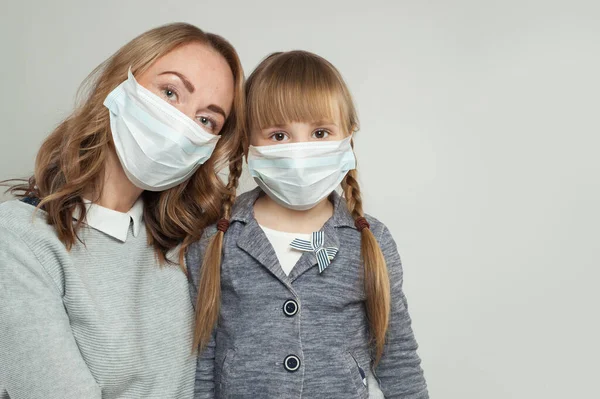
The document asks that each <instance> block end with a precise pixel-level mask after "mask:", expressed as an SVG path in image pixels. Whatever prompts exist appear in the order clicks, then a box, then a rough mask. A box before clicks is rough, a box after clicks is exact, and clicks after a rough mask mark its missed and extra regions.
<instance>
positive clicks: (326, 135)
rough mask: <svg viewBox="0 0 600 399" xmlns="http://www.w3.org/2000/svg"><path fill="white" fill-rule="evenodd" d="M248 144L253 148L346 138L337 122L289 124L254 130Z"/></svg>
mask: <svg viewBox="0 0 600 399" xmlns="http://www.w3.org/2000/svg"><path fill="white" fill-rule="evenodd" d="M250 136H251V137H250V142H251V144H252V145H253V146H255V147H260V146H264V145H274V144H289V143H304V142H309V141H339V140H342V139H344V138H345V137H347V134H346V133H345V132H344V131H343V129H342V128H341V126H340V122H339V120H335V121H333V120H324V121H318V122H291V123H286V124H283V125H279V126H270V127H267V128H265V129H254V130H253V131H252V133H251V135H250Z"/></svg>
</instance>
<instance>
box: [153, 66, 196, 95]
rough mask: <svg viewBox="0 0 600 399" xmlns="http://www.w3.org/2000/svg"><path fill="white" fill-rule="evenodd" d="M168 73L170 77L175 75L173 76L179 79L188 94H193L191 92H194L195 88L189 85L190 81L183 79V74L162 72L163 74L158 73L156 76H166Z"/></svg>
mask: <svg viewBox="0 0 600 399" xmlns="http://www.w3.org/2000/svg"><path fill="white" fill-rule="evenodd" d="M168 73H170V74H172V75H175V76H177V77H178V78H179V79H181V81H182V82H183V85H184V86H185V88H186V89H187V90H188V91H189V92H190V93H193V92H194V91H195V90H196V88H195V87H194V85H193V84H191V83H190V81H189V80H188V78H186V77H185V75H183V74H181V73H179V72H175V71H165V72H163V73H159V74H158V76H160V75H166V74H168Z"/></svg>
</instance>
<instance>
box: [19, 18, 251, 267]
mask: <svg viewBox="0 0 600 399" xmlns="http://www.w3.org/2000/svg"><path fill="white" fill-rule="evenodd" d="M189 43H202V44H204V45H206V46H208V47H210V48H212V49H213V50H214V51H216V52H218V53H219V54H220V55H221V56H222V57H223V58H224V59H225V60H226V61H227V63H228V64H229V67H230V68H231V71H232V73H233V79H234V91H235V92H234V100H233V107H232V111H231V114H230V115H229V117H228V118H227V121H226V123H225V125H224V126H223V129H222V130H221V136H222V137H221V139H220V140H219V142H218V145H217V147H216V149H215V151H214V153H213V155H212V157H211V158H210V159H209V160H208V161H207V162H206V163H205V164H204V165H202V166H201V167H200V168H199V169H198V170H197V171H196V172H195V173H194V174H193V175H192V176H191V177H190V179H188V180H187V181H185V182H183V183H181V184H179V185H178V186H175V187H173V188H171V189H168V190H166V191H162V192H150V191H145V192H144V193H143V194H142V197H143V198H144V219H145V224H146V228H147V230H148V233H149V234H148V235H149V243H150V244H151V245H152V246H153V247H154V249H155V251H156V253H157V255H158V258H159V259H160V261H161V262H163V263H164V262H166V261H167V257H166V255H167V252H168V251H170V250H171V249H173V248H176V247H177V246H178V245H180V244H181V250H180V252H179V257H180V261H182V260H183V255H184V253H185V250H186V248H187V247H188V245H189V244H191V243H192V242H194V241H196V240H198V239H199V237H200V234H201V232H202V230H203V229H204V228H205V227H206V226H207V225H209V224H212V223H214V222H215V221H216V220H217V219H218V218H219V216H220V215H221V213H222V207H221V205H222V202H223V199H224V198H230V189H231V186H232V184H231V182H230V184H228V185H227V187H226V186H225V185H224V184H223V182H222V181H221V180H220V178H219V177H218V175H217V170H218V169H219V168H220V167H221V166H222V165H224V164H225V163H227V162H229V159H230V158H231V155H232V154H239V153H240V150H239V149H240V148H242V147H241V146H242V145H243V142H244V141H245V139H246V136H245V135H244V133H243V129H241V127H242V126H243V125H244V123H245V117H244V113H245V102H244V73H243V70H242V66H241V63H240V60H239V57H238V55H237V53H236V51H235V49H234V48H233V46H232V45H231V44H230V43H229V42H227V41H226V40H225V39H224V38H222V37H221V36H218V35H215V34H212V33H205V32H203V31H202V30H200V29H199V28H197V27H195V26H193V25H189V24H185V23H174V24H169V25H164V26H161V27H158V28H155V29H152V30H150V31H148V32H145V33H143V34H141V35H139V36H138V37H136V38H135V39H133V40H132V41H130V42H129V43H127V44H126V45H124V46H123V47H122V48H121V49H120V50H118V51H117V52H116V53H115V54H113V55H112V56H111V57H110V58H109V59H107V60H106V61H105V62H103V63H102V64H101V65H99V66H98V67H97V68H96V69H95V70H94V71H93V72H92V73H91V74H90V75H89V76H88V77H87V79H86V80H85V81H84V83H83V84H82V86H81V87H80V90H79V93H78V97H79V98H80V100H79V101H78V104H79V105H78V106H77V107H76V109H75V110H74V111H73V113H72V114H71V115H70V116H68V117H67V118H66V119H65V120H64V121H63V122H62V123H60V124H59V125H58V127H57V128H56V129H55V130H54V131H53V132H52V134H51V135H50V136H49V137H48V138H47V139H46V140H45V141H44V143H43V144H42V147H41V148H40V150H39V152H38V155H37V158H36V163H35V172H34V175H33V176H32V177H31V178H29V181H28V182H27V183H25V184H18V185H14V186H12V187H11V188H10V191H11V192H12V193H13V194H15V195H16V196H17V197H28V196H30V197H37V198H39V199H40V200H41V202H40V204H39V207H41V208H43V209H44V210H45V211H46V212H47V214H48V216H47V220H48V223H49V224H51V225H53V226H54V228H55V230H56V232H57V235H58V237H59V238H60V240H61V241H62V242H63V243H64V244H65V246H66V247H67V249H69V250H70V249H71V248H72V246H73V245H74V244H75V241H76V240H78V239H79V238H78V235H77V233H78V231H79V229H80V228H81V226H82V223H83V221H84V219H85V215H86V208H85V206H84V202H83V198H82V196H83V195H85V194H89V193H90V192H92V193H94V194H95V195H99V193H101V192H102V186H103V177H104V167H105V163H106V161H107V157H108V154H109V151H114V148H113V147H114V144H113V142H112V135H111V131H110V118H109V111H108V109H106V108H105V107H104V105H103V102H104V99H105V98H106V96H107V95H108V94H109V93H110V92H111V91H112V90H113V89H114V88H115V87H117V86H118V85H119V84H121V83H122V82H123V81H124V80H126V79H127V71H128V69H129V67H131V70H132V72H133V74H134V75H137V74H141V73H143V72H144V71H145V70H147V69H148V68H149V67H150V66H151V65H152V64H153V63H154V62H155V61H156V60H158V59H159V58H160V57H162V56H164V55H166V54H168V53H169V52H171V51H172V50H174V49H175V48H177V47H179V46H182V45H185V44H189ZM81 98H82V100H81ZM236 156H239V157H240V159H241V155H236ZM236 184H237V183H236ZM233 195H235V191H234V194H233ZM91 199H92V200H94V199H93V198H91ZM76 210H78V212H80V214H81V215H82V216H81V217H80V218H79V219H78V221H77V222H76V223H73V213H74V212H75V211H76ZM181 265H183V262H181ZM182 267H183V266H182Z"/></svg>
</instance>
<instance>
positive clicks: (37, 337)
mask: <svg viewBox="0 0 600 399" xmlns="http://www.w3.org/2000/svg"><path fill="white" fill-rule="evenodd" d="M0 354H1V355H0V396H3V394H6V393H8V396H9V397H10V398H11V399H21V398H27V399H36V398H46V399H50V398H74V399H76V398H86V399H88V398H89V399H93V398H98V399H100V398H101V396H102V393H101V390H100V387H99V386H98V384H97V383H96V381H95V380H94V377H93V376H92V373H91V372H90V370H89V369H88V367H87V365H86V363H85V361H84V359H83V358H82V356H81V353H80V351H79V348H78V346H77V342H76V341H75V338H74V337H73V333H72V331H71V326H70V323H69V317H68V315H67V313H66V311H65V308H64V305H63V302H62V295H61V292H60V290H59V288H58V285H57V284H56V283H55V281H54V280H53V279H52V278H51V277H50V275H49V274H48V272H47V270H46V269H45V268H44V267H43V265H42V264H41V263H40V261H39V260H38V259H37V257H36V255H35V254H34V253H33V251H31V250H30V248H29V247H28V245H27V244H26V243H25V242H24V241H23V240H22V239H21V238H20V236H19V235H17V234H16V233H15V232H14V230H13V229H9V228H6V227H5V226H3V225H2V224H0Z"/></svg>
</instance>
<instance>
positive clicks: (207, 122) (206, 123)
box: [197, 116, 216, 131]
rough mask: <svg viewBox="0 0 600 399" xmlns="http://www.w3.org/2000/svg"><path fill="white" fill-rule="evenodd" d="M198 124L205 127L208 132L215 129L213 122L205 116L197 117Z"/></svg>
mask: <svg viewBox="0 0 600 399" xmlns="http://www.w3.org/2000/svg"><path fill="white" fill-rule="evenodd" d="M197 121H198V123H200V124H201V125H202V126H206V127H207V128H209V130H211V131H212V130H214V128H215V127H216V124H215V122H214V121H213V120H212V119H210V118H209V117H206V116H199V117H198V118H197Z"/></svg>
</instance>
